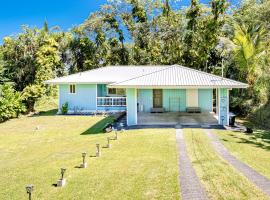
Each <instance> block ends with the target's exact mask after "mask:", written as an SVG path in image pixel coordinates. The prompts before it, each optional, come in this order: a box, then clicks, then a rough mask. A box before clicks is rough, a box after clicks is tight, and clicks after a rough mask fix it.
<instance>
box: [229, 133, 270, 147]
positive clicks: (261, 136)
mask: <svg viewBox="0 0 270 200" xmlns="http://www.w3.org/2000/svg"><path fill="white" fill-rule="evenodd" d="M229 135H230V136H231V137H233V138H236V139H237V140H238V141H236V142H237V143H240V144H241V143H242V144H250V145H253V146H255V147H257V148H262V149H265V150H267V151H270V132H269V131H265V130H255V131H254V133H253V134H252V135H249V136H248V138H242V137H238V136H237V135H233V134H229ZM258 140H259V141H258Z"/></svg>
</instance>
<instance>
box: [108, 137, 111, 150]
mask: <svg viewBox="0 0 270 200" xmlns="http://www.w3.org/2000/svg"><path fill="white" fill-rule="evenodd" d="M107 141H108V144H107V148H111V147H112V144H111V143H110V141H111V138H109V137H107Z"/></svg>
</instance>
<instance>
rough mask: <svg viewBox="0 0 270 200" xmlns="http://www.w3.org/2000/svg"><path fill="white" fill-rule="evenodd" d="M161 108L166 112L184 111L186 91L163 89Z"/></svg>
mask: <svg viewBox="0 0 270 200" xmlns="http://www.w3.org/2000/svg"><path fill="white" fill-rule="evenodd" d="M163 107H164V108H165V111H166V112H178V111H186V90H185V89H164V90H163Z"/></svg>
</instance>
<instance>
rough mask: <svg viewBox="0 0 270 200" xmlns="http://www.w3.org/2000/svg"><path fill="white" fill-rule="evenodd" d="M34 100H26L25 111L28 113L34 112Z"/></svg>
mask: <svg viewBox="0 0 270 200" xmlns="http://www.w3.org/2000/svg"><path fill="white" fill-rule="evenodd" d="M35 103H36V102H35V101H34V100H28V101H27V103H26V104H27V112H28V113H30V112H34V111H35Z"/></svg>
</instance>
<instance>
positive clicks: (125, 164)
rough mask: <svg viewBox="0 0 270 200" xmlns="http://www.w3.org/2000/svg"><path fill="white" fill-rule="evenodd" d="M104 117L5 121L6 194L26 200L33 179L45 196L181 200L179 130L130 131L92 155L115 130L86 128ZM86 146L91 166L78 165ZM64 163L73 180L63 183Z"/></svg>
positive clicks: (2, 164)
mask: <svg viewBox="0 0 270 200" xmlns="http://www.w3.org/2000/svg"><path fill="white" fill-rule="evenodd" d="M104 119H105V118H103V117H90V116H46V115H41V116H33V117H21V118H19V119H13V120H10V121H8V122H5V123H3V124H0V130H1V131H0V188H1V190H0V199H25V198H26V197H27V196H26V191H25V186H26V185H27V184H29V183H32V184H33V185H34V186H35V190H34V194H33V198H34V199H39V200H43V199H44V200H50V199H58V200H59V199H73V200H76V199H78V200H79V199H80V200H84V199H87V200H88V199H179V185H178V166H177V153H176V147H175V132H174V130H173V129H163V130H158V129H148V130H130V131H125V132H124V133H122V134H121V135H120V139H119V140H113V141H112V149H107V148H102V157H100V158H96V157H91V156H92V155H94V154H95V144H96V143H97V142H99V143H101V145H102V146H104V145H105V144H106V138H107V137H108V136H112V134H113V133H109V134H88V135H82V133H85V132H86V130H88V129H89V128H90V127H93V126H94V127H97V126H95V125H96V124H99V123H100V121H102V120H103V121H104ZM95 130H96V128H95ZM84 151H86V152H87V153H88V156H87V162H88V165H89V166H88V168H86V169H79V168H76V166H78V165H79V164H80V163H81V162H82V158H81V153H82V152H84ZM62 166H64V167H66V168H67V172H66V178H67V185H66V187H64V188H57V187H54V186H53V184H55V183H56V181H57V179H58V178H59V177H60V168H61V167H62Z"/></svg>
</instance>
